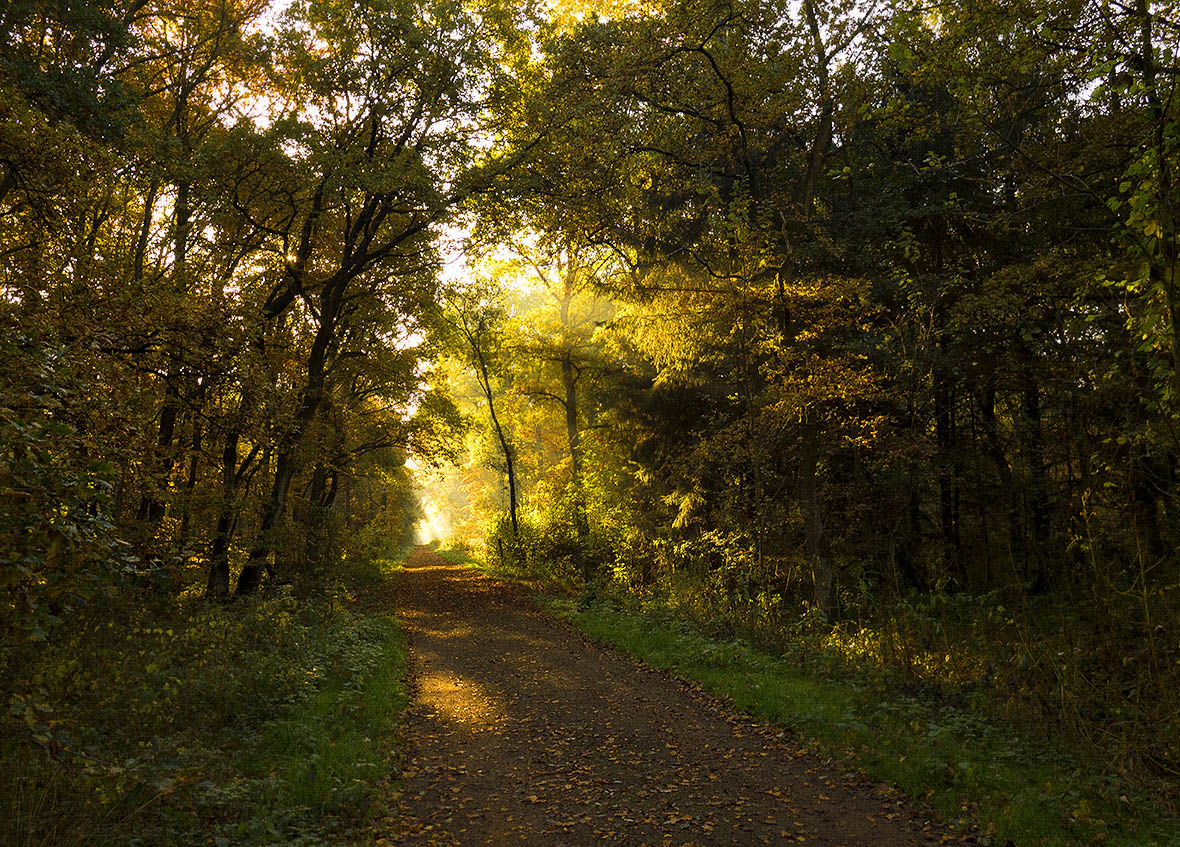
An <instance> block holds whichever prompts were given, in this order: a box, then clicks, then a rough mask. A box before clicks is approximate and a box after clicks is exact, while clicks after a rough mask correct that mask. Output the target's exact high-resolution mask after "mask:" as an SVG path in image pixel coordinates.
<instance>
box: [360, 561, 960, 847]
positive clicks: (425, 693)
mask: <svg viewBox="0 0 1180 847" xmlns="http://www.w3.org/2000/svg"><path fill="white" fill-rule="evenodd" d="M396 593H397V595H398V599H397V606H398V610H399V615H400V617H401V620H402V625H403V627H404V628H405V630H406V633H407V635H408V637H409V644H410V651H411V658H410V663H411V664H410V668H411V675H412V681H411V682H412V694H411V704H410V707H409V712H408V715H407V717H406V727H405V732H406V739H405V741H406V743H405V760H404V767H405V770H404V773H403V783H402V788H401V792H402V793H401V797H400V810H399V812H398V814H396V815H391V816H390V817H389V818H386V822H387V824H388V831H385V832H377V833H372V832H371V833H370V838H371V841H376V842H377V843H393V844H419V845H422V844H429V845H450V844H472V845H484V844H537V845H545V847H559V845H582V844H587V845H588V844H596V843H599V842H604V841H605V842H606V843H613V844H627V845H640V844H644V845H646V844H652V845H670V844H676V845H690V844H691V845H710V844H718V845H721V844H724V845H734V844H786V843H802V844H815V845H846V847H860V845H865V846H866V847H867V845H874V847H893V845H903V844H904V845H921V844H931V843H947V842H948V841H951V840H952V839H953V840H954V841H959V840H960V838H959V836H953V835H951V833H950V831H949V830H946V829H942V828H939V827H938V826H937V825H933V824H931V823H930V821H929V820H928V816H926V815H924V814H922V813H921V812H919V811H916V810H915V809H913V808H911V807H909V806H907V805H906V803H905V802H904V801H903V799H902V798H901V797H900V796H898V795H897V793H896V792H894V791H893V790H892V789H889V788H888V787H886V786H883V785H875V784H873V783H872V782H869V781H868V780H866V779H864V778H863V777H858V776H855V775H851V774H848V773H846V772H844V771H842V770H840V769H839V768H837V767H835V766H832V765H830V764H828V763H825V762H824V761H823V760H822V759H820V758H819V757H818V756H816V755H815V754H813V753H811V752H809V751H807V750H806V749H805V748H804V747H802V746H801V744H799V743H798V742H797V740H796V739H795V738H794V737H792V736H791V735H790V734H789V733H784V732H783V731H781V730H777V729H774V728H772V727H770V726H768V725H765V724H762V723H759V722H757V721H755V720H753V719H751V718H749V717H747V716H744V715H740V714H734V713H732V712H730V711H727V710H726V708H725V707H724V704H723V703H722V702H721V701H719V700H716V699H714V698H712V697H710V696H709V695H707V694H705V693H703V692H701V691H699V690H697V689H695V688H693V687H691V686H689V685H688V684H686V683H683V682H680V681H677V680H673V679H669V678H668V677H666V676H664V675H662V674H660V673H657V672H656V671H653V670H651V669H649V668H647V667H645V666H644V665H642V664H640V663H638V662H636V661H634V660H632V659H628V658H626V657H623V656H621V655H619V654H617V653H614V652H612V651H610V650H607V649H604V648H601V647H599V646H597V645H594V644H591V643H589V642H587V641H586V640H585V639H584V638H583V637H582V636H581V635H579V634H577V633H576V632H574V631H573V630H572V629H570V628H568V627H567V626H566V625H564V624H562V623H560V622H557V621H555V620H554V619H552V618H551V617H549V616H547V615H545V614H544V613H543V612H541V611H539V610H538V609H537V608H535V607H534V606H533V605H532V604H531V603H530V602H529V601H528V599H527V597H526V596H524V594H523V593H522V591H521V589H519V588H517V587H516V586H513V585H511V584H508V583H504V582H501V581H498V580H495V579H492V578H490V577H488V576H485V575H482V574H479V573H477V572H475V571H472V570H470V569H468V568H465V567H463V566H461V565H456V564H453V563H451V562H449V561H447V560H446V559H444V558H442V557H441V556H439V555H438V554H437V553H434V552H433V551H431V550H429V549H426V548H418V549H417V550H415V551H414V553H413V554H411V556H410V559H409V561H408V562H407V564H406V567H405V569H404V570H403V571H402V573H401V574H400V575H399V576H398V577H397V587H396ZM374 836H375V837H374Z"/></svg>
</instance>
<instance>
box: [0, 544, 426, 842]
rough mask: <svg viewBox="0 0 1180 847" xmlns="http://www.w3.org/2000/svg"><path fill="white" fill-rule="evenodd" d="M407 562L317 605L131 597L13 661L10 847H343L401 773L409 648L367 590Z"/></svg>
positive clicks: (7, 724)
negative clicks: (339, 846) (336, 846)
mask: <svg viewBox="0 0 1180 847" xmlns="http://www.w3.org/2000/svg"><path fill="white" fill-rule="evenodd" d="M399 566H400V563H399V562H395V561H390V562H368V563H364V565H363V566H361V567H354V568H352V569H351V570H350V571H348V572H347V573H346V574H344V575H343V576H344V579H343V580H342V581H340V582H338V583H335V584H333V585H332V586H329V587H328V588H327V590H325V591H324V592H323V593H317V594H316V595H315V596H312V597H297V596H296V595H295V594H294V593H293V592H291V591H288V590H284V589H276V590H273V591H270V592H267V593H266V594H265V595H264V596H261V597H258V598H250V599H247V600H239V601H235V602H234V603H231V604H227V605H224V606H223V605H218V604H209V603H205V602H202V601H196V600H183V599H175V598H160V597H148V598H144V597H140V598H135V599H134V600H128V599H126V598H125V599H124V600H123V601H122V602H120V603H119V604H118V605H116V606H113V607H112V608H106V609H101V610H99V609H95V610H94V612H93V614H91V615H90V619H89V621H88V622H85V623H83V622H79V624H78V625H77V626H75V627H74V628H73V629H72V631H71V632H69V633H63V634H62V637H61V638H60V639H59V640H58V641H56V642H55V643H53V644H41V645H28V646H27V647H26V648H25V649H23V650H22V651H20V655H19V656H18V655H15V653H14V654H13V655H11V656H7V657H4V658H5V659H6V665H5V666H4V667H0V671H3V672H4V674H0V675H5V676H6V677H7V678H6V679H5V685H4V696H5V698H6V699H7V702H8V710H7V714H6V715H5V716H4V718H3V720H2V721H0V777H2V782H3V784H4V785H5V786H6V789H7V790H6V791H4V792H0V843H4V844H6V845H14V846H15V845H21V847H32V845H50V844H52V845H62V847H69V845H81V844H96V843H103V844H126V845H136V846H137V847H138V846H139V845H145V847H146V845H154V844H161V845H162V844H168V845H173V844H214V845H217V847H230V845H256V844H280V843H281V844H293V845H304V847H311V845H319V844H327V843H336V842H338V841H339V840H340V839H341V838H342V837H343V836H344V834H345V833H346V832H347V831H348V830H349V829H351V828H354V827H356V826H357V825H358V824H359V823H360V822H362V821H363V820H364V819H365V818H366V817H367V816H370V815H372V814H374V813H377V812H380V811H381V810H380V809H379V808H376V809H375V808H374V805H375V803H376V802H377V801H379V800H380V799H381V798H382V797H383V796H384V795H385V794H386V793H387V792H385V791H383V788H384V787H385V786H384V785H383V784H382V783H383V779H382V778H383V777H384V775H386V774H389V773H394V772H396V768H395V767H393V766H392V760H393V759H394V757H395V756H396V752H397V751H396V749H395V745H394V731H395V729H396V727H397V725H398V723H399V720H400V716H401V713H402V710H403V708H404V705H405V701H406V688H405V658H406V653H405V644H404V640H403V637H402V634H401V632H400V630H399V628H398V626H397V623H396V621H395V619H394V618H393V616H392V613H391V610H390V609H388V608H383V607H381V606H380V605H379V604H377V603H372V602H366V597H367V596H368V595H372V594H375V593H378V592H379V591H380V589H376V590H374V591H366V590H365V588H364V586H365V584H366V583H372V582H376V581H382V580H387V579H388V578H389V576H390V575H391V573H392V571H393V570H395V569H396V568H397V567H399ZM358 593H359V594H360V595H361V598H362V599H361V601H360V602H357V601H356V600H357V596H358Z"/></svg>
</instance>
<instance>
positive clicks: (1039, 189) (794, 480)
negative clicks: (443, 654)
mask: <svg viewBox="0 0 1180 847" xmlns="http://www.w3.org/2000/svg"><path fill="white" fill-rule="evenodd" d="M1178 49H1180V6H1178V5H1177V4H1176V3H1175V2H1172V0H984V2H975V3H966V4H959V3H944V2H938V0H929V1H927V0H793V2H786V0H603V2H578V0H568V2H566V0H523V2H503V0H356V2H352V1H351V0H290V2H286V3H283V2H277V3H276V2H270V0H10V2H7V3H5V4H3V5H2V6H0V697H2V702H0V706H2V707H3V710H4V711H3V713H2V714H0V720H2V721H3V731H2V732H0V754H2V755H3V761H4V764H3V765H2V766H0V773H4V774H5V777H4V782H6V783H8V784H9V785H12V786H15V785H17V784H18V783H19V784H20V785H22V786H26V787H27V793H25V794H22V793H21V792H16V793H15V794H13V797H15V798H16V799H13V800H11V803H12V804H15V805H14V806H13V808H16V811H11V809H10V811H9V815H8V816H9V817H10V819H12V820H17V819H18V818H19V819H20V820H25V819H26V818H29V819H31V818H34V817H44V816H45V815H43V814H42V812H40V811H38V810H42V809H44V808H49V807H50V806H52V804H53V803H61V804H67V805H68V804H70V803H75V804H79V803H84V802H86V803H90V802H92V801H83V800H82V799H79V797H78V796H76V795H78V794H79V791H78V786H86V787H87V790H90V791H91V793H95V792H97V795H99V799H98V800H95V801H93V802H95V803H98V804H99V806H102V805H103V804H107V806H108V807H109V806H111V805H112V804H115V805H117V804H118V803H120V802H122V803H124V804H125V805H126V806H129V807H136V808H138V806H139V804H140V802H141V800H142V801H143V802H144V803H145V804H146V799H144V798H146V795H144V794H143V793H142V792H143V791H145V790H148V789H145V788H144V786H155V788H154V789H152V790H155V791H157V793H156V794H153V796H163V795H168V794H171V793H172V792H174V791H176V790H178V788H177V786H179V785H181V784H183V783H185V777H183V776H178V775H177V774H178V773H180V771H175V772H173V771H169V772H168V773H169V774H171V775H170V776H167V777H164V776H161V774H162V773H163V771H164V770H166V767H165V766H164V765H162V764H160V762H162V761H164V759H166V758H168V757H162V758H161V757H160V756H158V757H157V758H156V759H151V762H150V763H148V764H145V763H147V762H149V759H150V758H151V757H150V756H149V754H148V752H147V751H148V750H149V748H150V749H151V750H155V749H157V748H158V747H160V745H163V746H165V747H167V746H168V744H169V743H170V744H172V746H171V747H169V748H168V749H169V750H171V751H172V753H169V756H172V755H173V754H175V755H177V756H179V755H181V754H178V753H176V750H182V749H188V748H189V747H192V746H194V745H193V744H192V743H191V739H190V741H184V740H183V739H181V740H174V741H172V742H168V743H165V742H163V741H160V739H166V738H172V736H173V735H177V737H179V735H178V731H174V729H175V724H176V723H177V722H180V721H183V720H188V721H190V723H192V724H194V725H196V724H200V723H202V722H206V723H207V724H208V726H207V727H206V728H210V727H211V728H213V729H214V730H216V731H221V729H225V728H228V727H233V728H235V731H236V730H237V729H242V728H245V729H249V728H250V727H251V726H254V727H257V725H259V723H260V722H262V721H263V720H264V719H265V718H266V717H267V716H268V715H269V714H270V713H271V712H272V711H273V709H274V708H278V706H277V705H276V704H277V702H278V700H279V699H281V697H282V696H285V695H282V694H281V693H276V692H280V687H275V686H273V685H271V683H270V682H268V680H272V681H273V679H275V678H285V677H284V674H286V675H287V676H289V677H290V681H291V682H292V684H294V681H295V680H296V677H298V676H299V673H302V672H301V671H300V672H297V671H296V670H294V667H295V665H293V664H291V663H290V662H289V661H288V659H290V657H291V656H292V655H296V654H297V655H298V656H299V657H301V658H300V660H301V661H305V662H306V663H308V666H314V667H319V668H322V667H324V666H325V663H326V664H327V665H331V663H332V662H333V661H335V662H337V663H340V662H344V664H345V665H347V664H348V662H349V661H352V659H348V657H349V656H352V657H354V658H355V657H356V656H361V657H362V658H363V657H364V656H371V655H376V654H375V653H373V652H372V651H376V650H378V649H379V648H381V647H380V646H381V645H382V644H385V645H386V647H388V646H389V645H390V644H393V641H390V640H389V639H394V641H396V637H395V636H393V635H390V634H389V633H388V632H385V631H384V630H382V631H381V632H377V631H376V630H375V629H373V628H372V627H369V626H368V625H367V624H363V623H358V622H357V621H356V620H353V619H352V618H349V617H348V615H349V614H351V613H349V612H347V611H346V610H345V608H344V607H345V606H346V605H347V603H346V602H345V601H346V600H347V599H348V598H349V597H351V596H353V594H354V593H355V588H354V587H349V586H352V585H353V582H350V581H355V578H356V574H357V573H359V572H360V571H363V570H364V569H365V568H368V567H370V566H372V565H373V563H374V562H378V561H380V560H383V559H386V558H389V559H392V558H396V556H397V551H399V550H404V549H405V548H407V547H408V546H409V545H410V544H412V543H414V541H415V539H416V537H417V536H416V531H417V528H418V527H419V526H420V524H421V522H422V521H423V519H424V518H425V519H427V520H429V521H430V522H431V524H432V525H433V526H436V527H439V526H442V525H443V524H445V525H446V526H445V527H443V529H442V530H441V531H442V532H443V534H445V536H446V538H445V539H444V543H448V544H450V545H451V546H452V547H453V548H454V549H459V550H463V551H466V552H467V553H469V554H470V555H471V556H472V557H474V558H476V559H479V560H481V561H482V562H483V563H484V564H485V565H486V566H488V567H492V568H495V569H498V570H499V571H501V572H503V573H509V574H512V575H514V576H516V577H518V578H523V579H526V580H530V581H532V582H534V583H536V584H542V585H545V586H548V587H550V588H551V589H553V590H560V591H566V592H571V593H572V594H573V595H576V596H580V597H581V598H582V602H583V603H584V604H588V603H595V602H600V601H601V600H602V598H610V602H611V603H614V604H617V605H620V606H627V605H628V604H630V605H631V606H632V607H634V608H641V607H642V608H650V607H652V606H654V605H659V606H660V608H662V609H663V610H664V612H665V613H667V614H669V615H671V616H673V617H675V618H676V619H678V620H682V621H686V622H691V623H692V625H693V626H695V627H698V628H699V629H701V631H703V632H706V633H709V634H711V635H714V636H718V637H722V638H728V639H738V638H740V639H745V640H747V641H749V642H751V643H755V644H758V645H760V646H762V647H764V648H766V649H770V650H773V651H778V652H779V653H787V654H792V651H794V652H795V653H798V654H800V655H802V656H804V658H802V659H801V661H804V662H808V661H822V662H824V663H834V665H833V666H835V665H838V666H839V667H840V668H841V669H843V670H842V671H841V672H844V671H847V672H864V673H869V674H877V675H879V676H880V678H881V679H883V680H886V682H887V684H888V685H889V686H891V687H894V688H896V689H897V690H902V691H905V692H910V693H914V694H916V695H921V696H930V697H935V698H942V699H944V700H955V701H956V702H959V701H962V702H964V703H970V704H971V706H972V708H975V709H978V710H980V711H982V712H984V713H987V714H990V715H992V716H995V717H997V718H999V719H1002V720H1004V721H1009V722H1012V723H1015V724H1018V725H1021V726H1031V727H1034V728H1036V730H1035V731H1037V732H1043V733H1048V734H1051V735H1053V736H1054V737H1060V738H1064V739H1068V741H1069V743H1071V744H1075V745H1078V747H1079V749H1082V750H1084V751H1086V754H1087V755H1088V756H1091V757H1092V758H1093V762H1094V763H1095V764H1094V765H1093V768H1094V769H1096V770H1098V771H1101V772H1102V773H1104V774H1113V775H1117V776H1118V778H1120V779H1126V780H1129V781H1130V782H1131V783H1133V784H1135V785H1137V786H1139V787H1141V788H1143V790H1145V791H1146V792H1147V793H1148V794H1150V795H1151V796H1153V797H1154V798H1156V801H1158V802H1162V803H1163V804H1164V806H1165V807H1166V808H1168V809H1171V810H1172V812H1173V813H1174V812H1175V810H1176V808H1177V806H1176V803H1177V797H1178V796H1180V795H1178V794H1177V784H1178V780H1180V554H1178V552H1177V551H1178V549H1180V359H1178V357H1180V325H1178V323H1177V319H1176V310H1177V309H1178V308H1180V281H1177V280H1176V279H1175V273H1176V266H1177V251H1178V248H1180V242H1178V235H1177V213H1178V210H1177V205H1178V204H1177V201H1178V199H1180V190H1178V187H1177V184H1176V183H1177V181H1178V180H1180V175H1178V174H1176V173H1173V166H1174V165H1175V166H1177V168H1180V101H1178V99H1177V93H1178V92H1177V85H1178V84H1180V57H1178V53H1177V51H1178ZM314 627H328V629H329V630H331V632H333V633H335V635H333V636H332V637H333V638H335V639H336V641H333V642H332V644H334V645H335V646H334V647H332V648H331V649H330V650H329V651H328V653H330V655H331V656H332V657H335V658H333V659H331V660H330V661H329V660H325V659H324V658H323V656H321V655H320V654H319V653H316V650H317V649H319V648H314V649H313V646H309V645H311V642H310V641H309V639H310V638H311V636H310V635H309V634H308V633H310V632H311V631H312V629H313V628H314ZM383 639H384V640H383ZM276 644H277V645H279V646H278V647H276V646H275V645H276ZM358 645H360V646H358ZM288 648H290V650H291V651H294V652H293V653H288V652H284V651H287V650H288ZM362 648H363V649H362ZM325 649H327V648H325ZM381 649H385V648H381ZM389 649H395V648H392V647H391V648H389ZM396 649H400V648H396ZM267 651H270V652H267ZM275 651H278V652H275ZM366 651H369V652H366ZM324 655H328V654H324ZM157 656H159V657H173V658H176V657H186V658H184V661H185V662H191V663H195V664H186V665H183V666H182V665H180V664H176V665H169V664H168V661H171V659H168V661H166V660H165V659H164V658H159V660H158V661H157V659H156V658H154V657H157ZM816 656H819V657H822V658H821V659H816V658H815V657H816ZM137 657H138V658H137ZM250 657H253V658H250ZM342 657H344V658H342ZM807 657H811V658H807ZM176 661H177V662H180V661H181V659H180V658H176ZM356 661H361V660H359V659H358V660H356ZM365 661H367V659H366V660H365ZM374 661H375V660H374ZM251 662H256V663H258V664H257V668H256V670H258V673H259V674H260V676H259V677H258V678H257V679H254V680H253V681H246V680H244V678H239V677H238V676H237V674H239V673H240V672H241V671H240V668H241V667H245V666H246V665H249V664H250V663H251ZM124 663H125V664H124ZM361 664H364V662H363V661H361ZM121 665H122V667H123V669H122V670H121V671H119V672H118V673H123V674H124V675H125V676H126V675H130V674H132V673H133V672H134V673H135V674H138V676H136V677H135V678H134V680H130V679H125V680H124V682H125V683H126V685H127V686H128V688H127V689H126V690H125V689H121V688H118V686H117V685H116V684H115V682H114V681H113V680H115V679H116V677H118V673H116V669H117V668H119V667H120V666H121ZM181 667H183V670H175V668H181ZM349 667H351V665H349ZM366 667H368V666H367V665H366ZM95 668H100V669H101V668H105V669H107V670H95ZM169 668H173V669H172V670H169ZM107 671H110V674H113V676H111V675H108V674H107ZM317 678H318V677H317ZM227 679H228V681H227ZM119 684H120V685H121V684H123V682H120V683H119ZM883 684H885V683H883ZM214 688H215V689H216V690H217V692H219V693H218V695H217V696H218V697H219V698H220V700H219V701H218V702H219V703H220V705H219V706H218V708H219V709H222V710H223V712H218V713H217V714H216V715H213V714H212V713H210V712H202V709H204V708H211V707H208V704H205V705H202V704H203V703H204V702H205V701H203V700H201V699H200V697H203V696H206V695H207V694H208V692H209V691H210V690H212V689H214ZM229 689H232V691H230V690H229ZM132 690H133V693H132V694H128V693H126V692H127V691H132ZM227 691H228V692H229V693H227ZM119 692H123V693H119ZM83 702H85V703H89V704H90V706H88V707H87V708H92V709H93V711H91V712H87V713H86V715H88V717H82V716H81V715H82V713H81V712H79V711H77V709H79V708H81V707H80V706H79V705H78V704H80V703H83ZM272 707H273V708H272ZM72 709H73V710H74V711H71V710H72ZM252 709H255V710H257V714H255V712H254V711H251V710H252ZM189 712H191V714H188V717H187V718H185V717H184V715H185V714H186V713H189ZM123 714H126V715H131V717H120V718H116V717H114V716H115V715H123ZM102 716H105V717H102ZM108 720H109V721H116V720H118V721H122V720H126V721H127V722H128V726H127V727H126V728H125V733H126V734H123V735H120V734H118V733H112V732H111V731H110V729H109V727H107V726H106V724H104V723H103V721H108ZM219 722H220V723H219ZM130 724H138V727H137V728H133V727H131V726H130ZM219 727H220V728H221V729H218V728H219ZM133 730H134V731H133ZM226 731H228V729H226ZM120 732H124V730H120ZM135 732H139V733H140V734H139V735H136V734H135ZM87 733H90V734H91V735H95V734H98V735H102V736H103V738H104V739H105V740H104V741H102V742H101V743H100V742H98V741H84V739H87V738H89V737H90V736H88V735H87ZM170 733H171V735H170ZM87 743H90V744H92V745H94V744H97V745H98V746H97V747H93V749H92V748H91V747H87V746H86V744H87ZM102 744H110V745H115V746H118V745H119V744H126V745H127V746H129V747H135V748H136V749H138V751H139V752H136V753H134V754H133V753H128V752H124V753H114V752H110V753H108V752H104V751H105V750H106V748H103V747H102ZM96 750H97V751H98V752H95V751H96ZM88 751H89V752H88ZM129 756H130V757H132V758H128V757H129ZM161 756H162V754H161ZM50 761H52V762H53V763H56V764H55V765H54V767H53V768H49V767H48V766H47V765H46V764H45V762H50ZM185 767H188V765H186V766H185ZM137 768H138V770H137ZM193 768H194V770H193V771H192V772H193V773H196V768H197V766H193ZM145 769H146V770H145ZM181 770H183V768H182V769H181ZM50 771H52V773H50ZM263 772H265V768H263ZM47 773H48V774H49V775H46V774H47ZM152 780H156V782H153V781H152ZM161 780H162V781H161ZM190 781H191V782H193V783H194V784H195V783H196V782H198V780H197V779H196V778H195V777H194V778H193V779H192V780H190ZM96 785H98V786H106V787H105V788H101V789H100V788H94V786H96ZM135 786H138V787H137V788H136V789H135V790H137V791H140V794H136V795H135V796H134V797H133V798H132V799H131V800H127V799H126V792H127V791H131V789H132V787H135ZM161 786H163V787H161ZM243 790H244V789H243ZM104 791H105V792H106V794H103V792H104ZM37 792H42V793H41V794H38V793H37ZM121 792H123V793H121ZM149 793H150V792H149ZM18 794H19V795H20V797H17V795H18ZM119 797H122V798H123V799H122V800H119V799H117V798H119ZM22 798H23V799H22ZM38 798H40V799H38ZM46 798H48V799H46ZM22 803H24V804H25V805H23V806H22V805H21V804H22ZM46 803H48V804H50V806H45V805H44V804H46ZM17 807H19V808H17ZM70 808H74V807H70ZM74 814H79V815H80V814H82V813H81V812H79V811H77V809H74V811H72V812H69V814H67V815H66V817H69V816H70V815H74ZM108 823H109V820H108V818H104V817H103V816H102V815H100V814H98V813H95V818H94V821H93V828H92V829H89V830H84V834H83V835H81V836H78V837H79V838H81V839H82V840H81V841H80V842H79V843H87V842H86V838H97V836H96V835H95V834H94V833H95V832H100V831H104V830H102V829H101V827H102V826H106V825H107V824H108ZM45 825H46V826H48V825H49V824H48V823H46V824H45ZM89 825H90V824H88V826H89ZM30 831H31V830H30ZM0 832H3V830H0ZM86 833H88V834H86ZM55 837H58V838H59V840H58V841H57V842H56V843H65V842H64V840H62V837H61V836H60V833H58V835H57V836H55ZM235 837H236V836H235ZM45 838H46V839H47V840H46V841H45V842H44V843H54V842H53V839H52V838H51V836H50V835H46V836H45ZM13 843H17V842H16V841H15V840H14V841H13ZM20 843H26V842H24V841H22V842H20ZM27 843H42V842H37V841H35V840H33V839H32V837H31V836H30V840H29V841H28V842H27ZM227 843H228V842H227Z"/></svg>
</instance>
